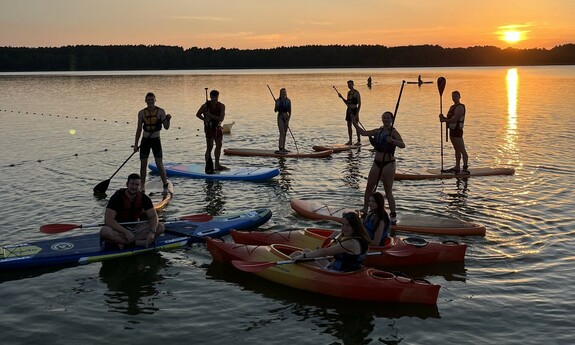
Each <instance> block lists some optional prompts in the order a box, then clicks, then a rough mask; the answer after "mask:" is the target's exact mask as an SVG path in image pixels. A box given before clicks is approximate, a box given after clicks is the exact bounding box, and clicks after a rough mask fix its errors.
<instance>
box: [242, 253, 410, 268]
mask: <svg viewBox="0 0 575 345" xmlns="http://www.w3.org/2000/svg"><path fill="white" fill-rule="evenodd" d="M415 250H416V249H415V247H409V248H405V249H389V250H385V251H380V252H368V253H367V255H368V256H373V255H383V254H387V255H392V256H398V257H403V256H409V255H412V254H413V253H414V252H415ZM331 258H333V256H322V257H318V258H303V259H297V260H282V261H259V262H250V261H243V260H232V265H234V267H236V268H237V269H239V270H241V271H244V272H259V271H263V270H265V269H268V268H270V267H273V266H281V265H293V264H299V263H303V262H310V261H315V260H327V259H331Z"/></svg>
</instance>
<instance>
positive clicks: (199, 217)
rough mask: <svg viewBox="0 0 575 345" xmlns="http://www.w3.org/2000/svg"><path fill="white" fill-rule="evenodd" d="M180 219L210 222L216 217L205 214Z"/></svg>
mask: <svg viewBox="0 0 575 345" xmlns="http://www.w3.org/2000/svg"><path fill="white" fill-rule="evenodd" d="M179 219H180V220H188V221H192V222H209V221H210V220H212V219H214V217H213V216H211V215H209V214H207V213H204V214H193V215H190V216H182V217H180V218H179Z"/></svg>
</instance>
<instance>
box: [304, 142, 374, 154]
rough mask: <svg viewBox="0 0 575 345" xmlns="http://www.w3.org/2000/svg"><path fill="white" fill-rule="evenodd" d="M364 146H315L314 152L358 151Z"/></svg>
mask: <svg viewBox="0 0 575 345" xmlns="http://www.w3.org/2000/svg"><path fill="white" fill-rule="evenodd" d="M362 146H363V145H345V144H333V145H315V146H313V147H312V149H313V150H314V151H328V150H332V151H333V153H337V152H341V151H347V150H353V149H358V148H360V147H362Z"/></svg>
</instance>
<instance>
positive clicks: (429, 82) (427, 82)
mask: <svg viewBox="0 0 575 345" xmlns="http://www.w3.org/2000/svg"><path fill="white" fill-rule="evenodd" d="M405 83H406V84H418V85H421V84H433V82H432V81H422V82H419V81H406V82H405Z"/></svg>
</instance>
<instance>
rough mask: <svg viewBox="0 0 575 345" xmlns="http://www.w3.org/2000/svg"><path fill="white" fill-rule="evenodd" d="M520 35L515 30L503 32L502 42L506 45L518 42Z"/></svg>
mask: <svg viewBox="0 0 575 345" xmlns="http://www.w3.org/2000/svg"><path fill="white" fill-rule="evenodd" d="M521 36H522V34H521V32H520V31H515V30H510V31H505V32H504V33H503V37H502V40H504V41H505V42H507V43H515V42H519V41H521V39H522V37H521Z"/></svg>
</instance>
